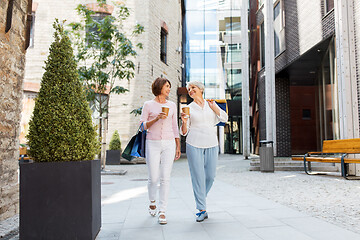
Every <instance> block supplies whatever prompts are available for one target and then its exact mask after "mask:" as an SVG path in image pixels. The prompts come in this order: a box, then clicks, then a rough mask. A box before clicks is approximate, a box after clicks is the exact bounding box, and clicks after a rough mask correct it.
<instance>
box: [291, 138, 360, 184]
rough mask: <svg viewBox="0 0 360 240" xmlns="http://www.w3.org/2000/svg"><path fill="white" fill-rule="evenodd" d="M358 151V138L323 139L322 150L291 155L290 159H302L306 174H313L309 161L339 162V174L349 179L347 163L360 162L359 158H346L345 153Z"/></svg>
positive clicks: (359, 151)
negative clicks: (301, 154)
mask: <svg viewBox="0 0 360 240" xmlns="http://www.w3.org/2000/svg"><path fill="white" fill-rule="evenodd" d="M358 153H360V138H353V139H341V140H325V141H323V148H322V152H308V153H306V154H305V155H304V156H293V157H292V158H291V159H292V160H295V161H304V170H305V172H306V173H307V174H314V173H312V172H311V162H328V163H341V176H343V177H344V178H346V179H349V178H348V174H347V165H348V164H349V163H360V158H348V157H347V155H349V154H358ZM306 163H307V164H308V168H307V167H306Z"/></svg>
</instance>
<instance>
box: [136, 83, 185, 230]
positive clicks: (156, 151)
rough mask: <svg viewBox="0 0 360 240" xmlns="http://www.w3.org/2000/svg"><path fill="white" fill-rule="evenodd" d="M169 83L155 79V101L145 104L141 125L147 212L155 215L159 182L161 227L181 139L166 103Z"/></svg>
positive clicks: (172, 110)
mask: <svg viewBox="0 0 360 240" xmlns="http://www.w3.org/2000/svg"><path fill="white" fill-rule="evenodd" d="M170 89H171V83H170V81H169V80H167V79H165V78H157V79H156V80H155V81H154V82H153V84H152V92H153V94H154V95H155V98H154V99H153V100H150V101H146V102H145V103H144V106H143V108H142V114H141V117H140V122H141V123H143V124H144V128H145V129H146V130H147V135H146V146H145V156H146V164H147V166H148V193H149V200H150V204H149V213H150V215H151V216H155V215H156V213H157V206H156V195H157V185H158V182H159V181H160V191H159V205H158V208H159V218H158V221H159V223H160V224H166V223H167V221H166V217H165V211H166V207H167V200H168V195H169V187H170V175H171V170H172V166H173V162H174V160H177V159H179V158H180V154H181V152H180V138H179V128H178V124H177V107H176V104H175V103H174V102H172V101H169V100H167V98H168V97H169V93H170ZM164 106H165V107H168V108H169V112H168V114H167V115H166V113H164V112H162V107H164Z"/></svg>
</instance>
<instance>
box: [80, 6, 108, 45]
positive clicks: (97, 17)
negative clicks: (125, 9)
mask: <svg viewBox="0 0 360 240" xmlns="http://www.w3.org/2000/svg"><path fill="white" fill-rule="evenodd" d="M110 15H111V14H109V13H104V12H95V13H94V14H93V15H91V18H92V19H93V21H95V22H99V21H101V20H103V19H104V18H106V17H107V16H110ZM85 32H86V44H88V45H89V44H90V42H89V33H90V32H92V33H95V34H98V33H99V31H98V30H97V29H96V27H93V28H88V27H86V29H85Z"/></svg>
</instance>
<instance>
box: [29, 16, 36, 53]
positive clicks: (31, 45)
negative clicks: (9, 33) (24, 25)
mask: <svg viewBox="0 0 360 240" xmlns="http://www.w3.org/2000/svg"><path fill="white" fill-rule="evenodd" d="M34 41H35V12H32V13H31V23H30V36H29V48H34Z"/></svg>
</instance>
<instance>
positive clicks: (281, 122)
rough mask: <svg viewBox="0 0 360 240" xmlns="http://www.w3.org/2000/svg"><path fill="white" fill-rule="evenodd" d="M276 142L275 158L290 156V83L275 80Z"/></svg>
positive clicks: (283, 80)
mask: <svg viewBox="0 0 360 240" xmlns="http://www.w3.org/2000/svg"><path fill="white" fill-rule="evenodd" d="M275 84H276V142H277V145H276V146H277V156H279V157H287V156H290V155H291V129H290V81H289V79H287V78H276V80H275Z"/></svg>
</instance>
